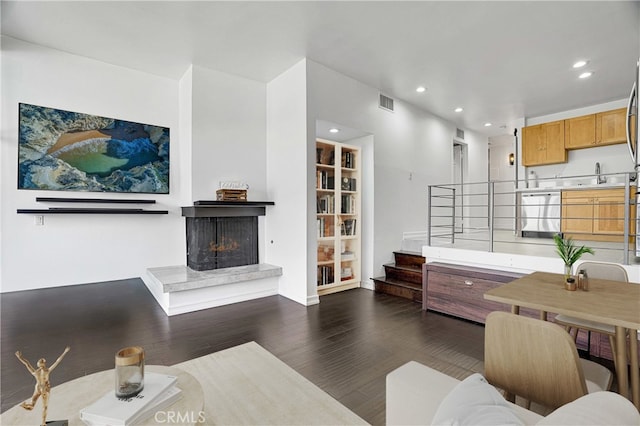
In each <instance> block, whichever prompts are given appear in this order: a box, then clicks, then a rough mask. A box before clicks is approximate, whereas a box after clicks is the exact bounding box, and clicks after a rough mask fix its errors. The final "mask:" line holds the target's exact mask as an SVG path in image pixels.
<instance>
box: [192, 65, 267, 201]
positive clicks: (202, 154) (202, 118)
mask: <svg viewBox="0 0 640 426" xmlns="http://www.w3.org/2000/svg"><path fill="white" fill-rule="evenodd" d="M266 119H267V117H266V85H265V84H264V83H261V82H257V81H254V80H248V79H246V78H242V77H236V76H233V75H230V74H226V73H222V72H219V71H214V70H210V69H207V68H203V67H200V66H195V65H194V66H193V127H192V132H193V136H192V137H193V152H192V160H191V162H192V169H191V178H192V180H193V197H194V198H193V200H192V201H195V200H214V199H215V195H216V190H217V189H218V188H219V182H220V181H241V182H246V183H248V184H249V191H248V193H247V196H248V198H249V200H253V201H268V200H266V195H267V187H266V132H267V123H266Z"/></svg>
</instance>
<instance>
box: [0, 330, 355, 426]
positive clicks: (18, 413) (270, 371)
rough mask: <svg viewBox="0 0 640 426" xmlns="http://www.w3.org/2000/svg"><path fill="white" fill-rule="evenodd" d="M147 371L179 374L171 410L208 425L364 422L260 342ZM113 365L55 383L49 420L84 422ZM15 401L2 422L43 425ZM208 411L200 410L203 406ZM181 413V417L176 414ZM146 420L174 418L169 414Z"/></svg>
mask: <svg viewBox="0 0 640 426" xmlns="http://www.w3.org/2000/svg"><path fill="white" fill-rule="evenodd" d="M145 370H148V371H155V372H160V373H165V374H172V375H174V376H177V377H178V387H179V388H180V389H182V392H183V397H182V399H181V400H179V401H177V402H176V403H175V404H174V405H172V406H171V407H169V408H167V409H166V411H172V412H175V413H180V414H181V415H183V416H184V415H185V413H186V414H192V415H191V417H189V418H188V420H192V421H193V422H198V421H201V422H202V423H204V424H207V425H256V424H259V425H364V424H367V423H366V422H365V421H364V420H363V419H362V418H360V417H358V415H356V414H355V413H354V412H352V411H351V410H349V409H348V408H347V407H345V406H344V405H342V404H340V402H338V401H337V400H336V399H334V398H333V397H332V396H331V395H329V394H328V393H326V392H324V391H323V390H322V389H320V388H319V387H317V386H316V385H314V384H313V383H311V382H310V381H309V380H307V379H306V378H304V377H303V376H302V375H300V374H299V373H297V372H296V371H295V370H293V369H292V368H291V367H289V366H288V365H286V364H285V363H284V362H282V361H280V360H279V359H278V358H276V357H275V356H274V355H273V354H271V353H270V352H269V351H267V350H266V349H264V348H263V347H262V346H260V345H258V344H257V343H256V342H249V343H245V344H243V345H239V346H235V347H232V348H229V349H225V350H222V351H219V352H215V353H212V354H209V355H205V356H203V357H200V358H196V359H193V360H190V361H186V362H183V363H180V364H176V365H174V366H172V367H162V366H147V367H145ZM113 374H114V372H113V370H109V371H103V372H100V373H96V374H92V375H90V376H85V377H81V378H79V379H75V380H72V381H70V382H67V383H63V384H61V385H58V386H56V387H54V388H53V389H52V391H51V399H50V402H49V415H48V416H47V418H48V419H49V420H58V419H68V420H69V425H72V426H73V425H83V423H82V421H81V420H80V418H79V412H80V410H81V409H82V408H84V407H86V406H87V405H89V404H91V403H92V402H93V401H95V400H96V399H98V398H99V397H101V396H102V395H104V393H105V392H107V391H108V390H110V389H113V386H114V380H115V379H114V376H113ZM38 407H39V405H37V406H36V409H35V410H34V411H31V412H29V411H26V410H24V409H23V408H21V407H20V406H15V407H13V408H11V409H9V410H7V411H6V412H5V413H3V414H2V416H0V424H2V425H5V424H6V425H25V424H27V425H29V424H30V425H37V424H40V416H41V411H40V410H39V409H38ZM202 410H203V411H204V412H203V414H202V415H199V413H200V412H201V411H202ZM174 418H175V417H174ZM157 420H158V421H157V422H156V419H154V418H153V417H151V418H149V419H147V421H145V422H144V424H145V425H147V424H150V425H155V424H163V425H165V426H166V425H168V424H180V425H184V424H190V422H188V421H186V422H185V421H181V422H179V423H176V422H175V421H174V422H173V423H172V422H170V421H167V420H168V419H167V418H166V417H162V418H159V419H157Z"/></svg>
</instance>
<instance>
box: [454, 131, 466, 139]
mask: <svg viewBox="0 0 640 426" xmlns="http://www.w3.org/2000/svg"><path fill="white" fill-rule="evenodd" d="M456 137H457V138H458V139H462V140H464V130H462V129H458V128H456Z"/></svg>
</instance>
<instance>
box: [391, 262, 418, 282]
mask: <svg viewBox="0 0 640 426" xmlns="http://www.w3.org/2000/svg"><path fill="white" fill-rule="evenodd" d="M384 273H385V275H386V277H387V278H393V279H396V280H401V281H408V282H411V283H414V284H418V285H420V286H421V287H422V267H416V266H413V265H398V264H393V263H388V264H386V265H384Z"/></svg>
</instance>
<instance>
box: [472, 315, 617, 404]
mask: <svg viewBox="0 0 640 426" xmlns="http://www.w3.org/2000/svg"><path fill="white" fill-rule="evenodd" d="M484 374H485V377H486V379H487V381H488V382H489V383H491V384H492V385H494V386H496V387H498V388H501V389H503V390H504V391H505V393H506V395H505V397H506V398H507V399H509V400H511V401H512V402H513V401H514V400H515V398H514V395H517V396H520V397H522V398H524V399H526V400H528V401H530V402H536V403H538V404H541V405H544V406H546V407H549V408H551V409H556V408H558V407H560V406H562V405H564V404H567V403H569V402H571V401H574V400H576V399H578V398H580V397H581V396H584V395H586V394H587V393H592V392H597V391H603V390H608V389H609V388H610V387H611V381H612V378H613V375H612V374H611V371H609V370H608V369H607V368H606V367H604V366H601V365H599V364H596V363H595V362H592V361H588V360H583V359H580V358H579V357H578V351H577V350H576V346H575V343H574V342H573V340H572V339H571V337H570V336H569V335H568V334H567V333H566V332H565V331H564V330H563V329H562V327H559V326H558V325H556V324H554V323H551V322H547V321H541V320H538V319H533V318H528V317H523V316H519V315H514V314H512V313H508V312H498V311H496V312H491V313H490V314H489V315H487V320H486V326H485V347H484Z"/></svg>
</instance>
